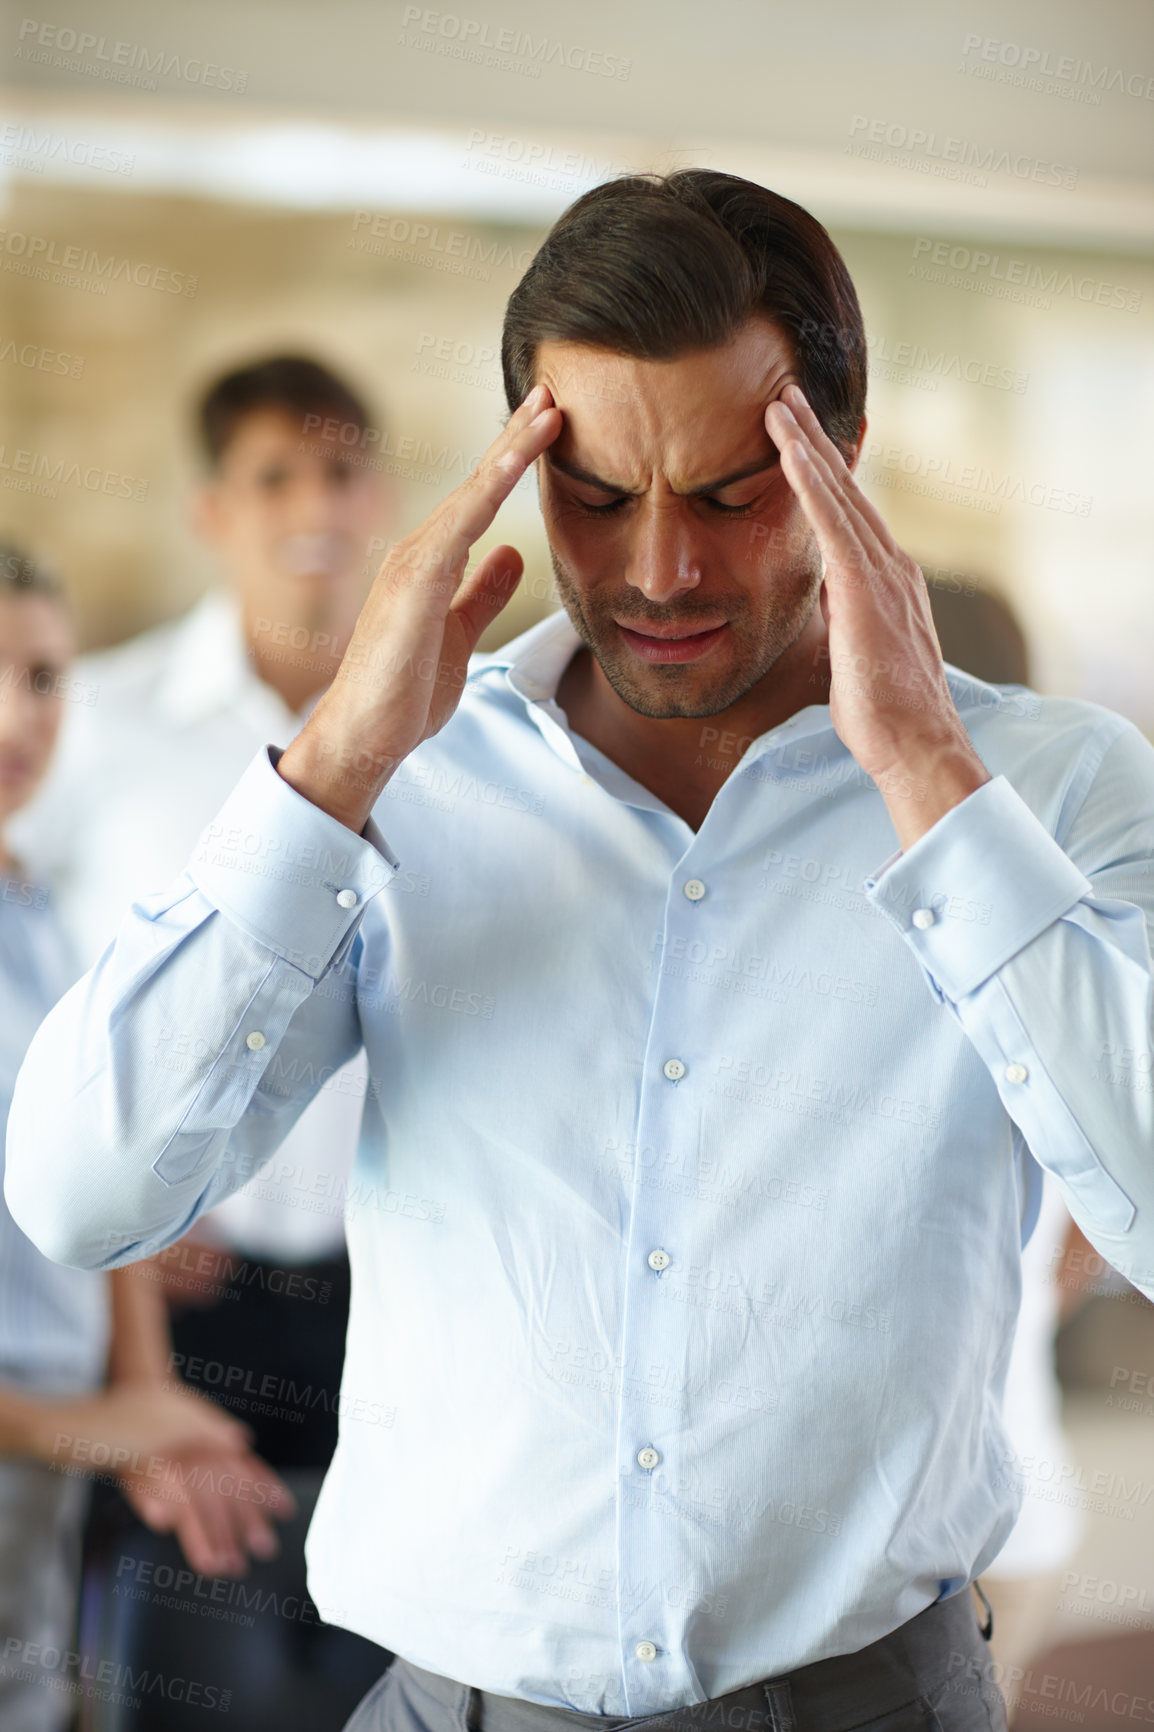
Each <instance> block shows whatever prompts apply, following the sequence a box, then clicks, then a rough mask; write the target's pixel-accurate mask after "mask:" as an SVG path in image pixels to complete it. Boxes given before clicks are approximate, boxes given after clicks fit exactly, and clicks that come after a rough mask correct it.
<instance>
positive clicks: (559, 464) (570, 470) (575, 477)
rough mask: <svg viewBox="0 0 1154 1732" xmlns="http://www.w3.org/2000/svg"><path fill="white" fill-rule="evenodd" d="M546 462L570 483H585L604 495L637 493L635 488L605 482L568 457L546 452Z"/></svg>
mask: <svg viewBox="0 0 1154 1732" xmlns="http://www.w3.org/2000/svg"><path fill="white" fill-rule="evenodd" d="M545 461H546V463H549V464H551V465H552V467H553V468H554V469H559V470H560V471H561V474H562V475H567V476H568V477H569V479H570V481H583V482H584V483H585V485H586V487H596V488H599V489H600V491H601V492H602V493H620V494H634V493H635V489H634V488H631V487H622V486H621V485H620V484H619V483H618V482H616V481H605V480H603V479H602V477H601V476H600V475H594V473H593V471H592V470H591V469H585V468H583V467H582V465H581V464H580V463H573V462H571V461H570V460H569V459H568V458H567V457H558V456H557V454H556V452H554V451H549V450H546V452H545Z"/></svg>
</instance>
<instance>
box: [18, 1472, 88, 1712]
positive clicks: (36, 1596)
mask: <svg viewBox="0 0 1154 1732" xmlns="http://www.w3.org/2000/svg"><path fill="white" fill-rule="evenodd" d="M88 1494H89V1487H88V1481H87V1480H86V1479H85V1478H83V1477H81V1476H79V1475H69V1474H63V1473H53V1472H52V1470H51V1469H50V1468H47V1467H41V1466H40V1465H39V1464H38V1463H37V1462H34V1461H14V1460H11V1459H0V1732H59V1729H60V1728H61V1727H64V1726H67V1725H68V1724H69V1721H70V1720H71V1717H72V1715H73V1713H74V1711H75V1708H76V1698H75V1696H74V1695H73V1694H72V1692H71V1691H70V1690H69V1688H68V1682H69V1680H68V1661H67V1659H66V1656H67V1654H68V1652H69V1650H70V1649H71V1648H72V1647H73V1646H74V1643H73V1640H72V1636H73V1618H74V1615H75V1611H76V1589H77V1582H78V1577H79V1569H80V1536H81V1530H82V1528H83V1525H84V1516H85V1512H86V1510H87V1508H88Z"/></svg>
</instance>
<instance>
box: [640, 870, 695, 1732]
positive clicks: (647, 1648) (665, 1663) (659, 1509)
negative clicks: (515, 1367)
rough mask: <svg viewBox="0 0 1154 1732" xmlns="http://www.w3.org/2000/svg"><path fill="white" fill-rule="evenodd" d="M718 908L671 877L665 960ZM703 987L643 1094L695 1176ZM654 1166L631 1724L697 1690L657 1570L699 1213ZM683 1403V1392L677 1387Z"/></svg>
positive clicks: (662, 972) (648, 1183)
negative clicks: (692, 1044)
mask: <svg viewBox="0 0 1154 1732" xmlns="http://www.w3.org/2000/svg"><path fill="white" fill-rule="evenodd" d="M712 910H713V905H712V903H711V900H710V891H709V884H708V881H707V879H706V878H703V877H697V876H696V875H690V874H688V873H686V871H685V869H684V866H682V868H681V869H680V870H679V871H678V872H677V873H676V874H675V875H674V876H672V877H671V879H670V882H669V885H668V889H667V892H666V908H665V955H666V957H668V958H669V959H670V960H672V959H673V958H678V959H683V958H684V957H685V956H686V955H687V954H690V955H691V954H692V952H691V951H690V948H689V947H690V946H691V945H692V944H693V943H694V941H695V940H698V939H702V940H703V941H705V942H707V941H708V940H707V939H705V936H704V935H705V930H706V929H707V928H708V927H709V926H710V925H712V920H711V914H712ZM693 1004H694V996H693V989H692V988H691V987H690V986H689V985H688V984H687V982H686V980H685V977H684V976H683V975H682V974H681V972H680V970H679V969H669V970H666V969H659V970H658V971H657V973H656V979H655V985H654V989H653V1007H652V1021H651V1025H650V1035H649V1054H650V1057H649V1061H648V1063H647V1065H646V1070H645V1077H644V1081H643V1084H642V1100H641V1113H640V1116H639V1120H638V1130H637V1141H638V1148H639V1150H640V1149H642V1148H646V1149H657V1150H659V1151H660V1158H661V1166H662V1171H663V1172H665V1173H676V1172H679V1171H680V1170H681V1168H682V1167H683V1166H685V1167H686V1170H687V1171H688V1170H690V1169H691V1167H692V1164H693V1163H694V1161H695V1159H696V1137H697V1124H698V1113H699V1105H700V1103H699V1102H698V1101H696V1099H695V1095H696V1093H697V1089H698V1086H699V1083H700V1075H697V1076H695V1069H694V1067H695V1064H696V1063H697V1060H696V1056H695V1054H694V1053H693V1052H686V1050H685V1046H684V1045H683V1042H685V1040H686V1039H687V1037H691V1036H692V1035H693V1032H694V1030H695V1029H696V1028H697V1026H698V1020H697V1019H696V1018H695V1017H694V1015H693ZM652 1179H653V1169H652V1166H651V1165H650V1164H648V1163H646V1162H644V1161H643V1160H642V1159H641V1158H640V1156H639V1157H638V1159H637V1161H636V1164H635V1168H634V1174H633V1196H632V1223H631V1230H630V1239H629V1244H630V1247H631V1257H630V1272H629V1284H630V1286H631V1287H632V1289H633V1291H632V1293H631V1295H630V1298H629V1300H628V1301H627V1309H626V1317H627V1319H628V1325H627V1333H626V1339H625V1342H624V1354H625V1364H626V1374H625V1378H624V1380H623V1384H622V1396H621V1403H622V1405H621V1415H620V1433H619V1436H620V1447H621V1456H620V1462H621V1469H620V1472H621V1496H622V1498H623V1500H624V1509H623V1511H622V1517H623V1519H622V1521H621V1522H620V1524H619V1528H618V1531H619V1534H620V1536H621V1538H620V1552H619V1568H620V1570H621V1575H622V1578H623V1579H624V1580H626V1581H633V1582H637V1581H641V1582H642V1583H643V1584H644V1586H645V1587H648V1588H651V1589H652V1592H651V1593H649V1594H646V1595H644V1596H643V1597H642V1598H641V1599H640V1601H639V1603H638V1606H637V1610H636V1612H635V1613H634V1614H633V1615H629V1614H628V1613H627V1614H626V1616H625V1618H624V1620H623V1623H622V1661H623V1665H624V1670H625V1683H626V1687H627V1690H628V1693H629V1705H630V1708H629V1711H630V1713H631V1714H634V1715H637V1714H647V1713H650V1712H658V1711H659V1710H660V1709H661V1708H662V1707H663V1705H664V1704H665V1703H666V1702H667V1701H668V1699H669V1692H670V1690H685V1689H690V1690H691V1689H692V1688H693V1679H692V1678H691V1677H690V1676H689V1675H688V1673H687V1672H686V1670H685V1667H684V1665H683V1664H682V1663H681V1662H680V1661H679V1660H678V1657H677V1656H678V1651H679V1649H678V1644H677V1641H676V1630H675V1629H673V1628H668V1629H667V1628H665V1627H663V1619H662V1616H661V1613H660V1612H659V1613H658V1615H657V1616H656V1617H655V1616H654V1608H655V1607H659V1608H663V1607H664V1605H665V1601H664V1598H663V1596H662V1593H661V1588H662V1586H663V1585H667V1584H662V1582H661V1581H659V1580H658V1579H657V1576H656V1574H655V1573H654V1565H653V1562H652V1561H651V1560H653V1559H655V1558H657V1557H659V1556H661V1555H662V1553H663V1552H664V1551H665V1550H666V1546H667V1543H668V1538H669V1534H668V1529H669V1524H670V1522H671V1521H675V1520H676V1519H677V1511H676V1507H675V1506H674V1505H672V1504H671V1503H670V1501H669V1498H668V1496H667V1486H666V1482H665V1475H666V1473H669V1474H671V1475H672V1476H673V1478H674V1480H675V1479H676V1474H677V1464H676V1459H675V1457H676V1438H677V1437H678V1436H679V1435H680V1433H679V1432H678V1430H677V1429H676V1428H675V1427H673V1428H671V1421H672V1420H674V1419H675V1418H676V1417H677V1414H678V1408H677V1405H676V1399H675V1400H674V1402H673V1404H672V1405H670V1403H669V1395H670V1390H668V1389H666V1387H665V1385H664V1383H663V1381H662V1373H663V1370H664V1368H665V1367H670V1366H684V1364H685V1362H686V1351H685V1340H684V1336H685V1328H686V1318H685V1315H684V1308H683V1307H681V1306H676V1305H670V1304H667V1303H666V1302H665V1296H664V1294H663V1293H662V1290H661V1286H660V1282H661V1280H662V1278H663V1276H664V1274H665V1271H666V1270H667V1269H669V1268H670V1267H672V1266H673V1265H674V1264H676V1262H677V1260H678V1244H679V1242H680V1241H681V1238H682V1234H681V1232H680V1231H679V1223H680V1222H681V1220H682V1218H683V1214H684V1212H685V1211H686V1209H687V1207H688V1205H687V1203H686V1202H685V1201H684V1200H683V1199H682V1197H681V1196H680V1194H679V1192H678V1189H677V1187H676V1186H668V1187H667V1186H658V1185H656V1184H654V1183H652ZM635 1365H636V1366H646V1367H647V1368H649V1369H650V1371H651V1373H652V1374H653V1376H654V1381H653V1382H652V1383H649V1382H642V1381H641V1380H640V1377H637V1376H635V1377H634V1378H633V1379H632V1380H631V1378H630V1375H629V1368H630V1367H631V1366H635ZM672 1393H673V1395H674V1397H676V1394H677V1390H676V1385H674V1386H672Z"/></svg>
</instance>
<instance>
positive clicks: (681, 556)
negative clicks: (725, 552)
mask: <svg viewBox="0 0 1154 1732" xmlns="http://www.w3.org/2000/svg"><path fill="white" fill-rule="evenodd" d="M625 581H626V583H629V584H631V585H632V586H633V588H634V589H639V590H640V591H641V593H642V595H643V596H645V598H646V599H647V600H648V601H652V602H656V603H658V604H660V603H662V602H666V601H670V600H672V598H673V597H674V596H675V595H680V593H681V592H682V590H687V589H696V588H697V585H698V584H699V583H700V582H701V562H700V555H699V550H698V547H697V542H696V537H695V535H694V533H693V524H692V522H689V521H687V519H686V516H685V513H684V510H683V507H682V506H681V505H680V503H679V504H677V505H665V504H662V505H655V504H654V505H651V504H648V503H646V505H645V506H644V507H643V508H642V510H641V511H640V512H639V513H638V514H637V521H636V523H635V525H634V532H633V538H632V541H631V544H630V548H629V557H628V561H627V564H626V568H625Z"/></svg>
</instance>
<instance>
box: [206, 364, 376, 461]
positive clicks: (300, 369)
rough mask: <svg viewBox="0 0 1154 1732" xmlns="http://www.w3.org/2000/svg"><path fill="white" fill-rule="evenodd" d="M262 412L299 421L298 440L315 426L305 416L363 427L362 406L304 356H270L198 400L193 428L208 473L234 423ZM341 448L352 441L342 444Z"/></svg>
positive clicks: (364, 413)
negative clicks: (264, 410)
mask: <svg viewBox="0 0 1154 1732" xmlns="http://www.w3.org/2000/svg"><path fill="white" fill-rule="evenodd" d="M262 409H275V410H279V411H280V412H281V413H282V414H285V415H289V416H292V417H293V418H294V419H296V418H297V417H298V416H299V418H300V422H301V436H302V438H303V437H304V436H305V432H306V429H307V428H312V429H314V430H315V428H316V422H315V421H312V422H307V421H306V419H305V417H306V416H309V415H312V416H316V415H320V416H323V417H324V418H325V419H329V418H332V419H333V420H335V421H337V422H339V423H340V424H342V425H344V426H349V427H353V428H355V429H356V431H357V433H363V432H364V430H365V428H366V427H367V426H368V424H369V417H368V412H367V410H366V409H365V405H364V403H363V402H362V401H361V399H360V398H359V397H358V396H357V394H356V392H355V391H354V390H352V389H351V387H350V386H348V385H346V384H345V382H344V380H343V379H340V378H338V377H337V375H336V374H335V373H333V372H331V371H330V370H329V368H328V367H324V366H322V365H321V363H320V362H319V361H313V360H310V359H309V358H308V357H307V356H305V355H270V356H269V358H268V359H267V360H265V361H255V362H253V363H252V364H251V365H249V366H247V367H238V368H236V370H235V371H234V372H231V373H226V374H225V375H224V377H223V378H221V379H218V380H217V381H216V383H215V384H213V385H211V386H210V387H209V389H208V391H207V392H206V393H205V395H204V397H203V398H202V399H201V402H200V407H199V411H198V415H197V428H198V432H199V434H200V444H201V449H202V451H203V452H204V455H205V457H206V458H207V460H208V464H209V467H210V468H212V469H216V468H217V467H218V466H219V464H220V460H221V458H222V457H223V456H224V453H225V450H226V448H227V446H228V443H229V441H230V439H231V438H232V436H233V434H234V433H235V432H236V429H237V426H238V425H239V423H240V422H241V421H243V420H244V419H245V418H246V417H247V416H249V415H254V414H256V413H257V412H258V411H259V410H262ZM345 443H346V444H351V443H352V441H351V440H350V439H348V438H346V439H345Z"/></svg>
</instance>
